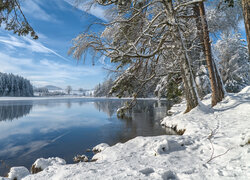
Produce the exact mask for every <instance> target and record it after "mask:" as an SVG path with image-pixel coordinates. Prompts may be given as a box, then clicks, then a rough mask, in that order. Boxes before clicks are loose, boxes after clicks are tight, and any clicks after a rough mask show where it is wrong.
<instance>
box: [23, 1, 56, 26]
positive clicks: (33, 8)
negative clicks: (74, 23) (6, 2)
mask: <svg viewBox="0 0 250 180" xmlns="http://www.w3.org/2000/svg"><path fill="white" fill-rule="evenodd" d="M22 10H23V11H24V13H25V14H28V15H30V16H31V17H33V18H35V19H39V20H43V21H50V22H56V21H57V20H56V19H55V18H54V17H53V16H51V15H50V14H48V13H47V12H45V11H44V10H43V9H42V8H41V1H40V0H39V1H37V0H25V1H24V3H23V4H22Z"/></svg>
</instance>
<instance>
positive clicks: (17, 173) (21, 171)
mask: <svg viewBox="0 0 250 180" xmlns="http://www.w3.org/2000/svg"><path fill="white" fill-rule="evenodd" d="M29 174H30V172H29V170H28V169H27V168H26V167H23V166H20V167H12V168H10V172H9V173H8V178H9V179H11V180H21V179H22V178H24V177H25V176H27V175H29Z"/></svg>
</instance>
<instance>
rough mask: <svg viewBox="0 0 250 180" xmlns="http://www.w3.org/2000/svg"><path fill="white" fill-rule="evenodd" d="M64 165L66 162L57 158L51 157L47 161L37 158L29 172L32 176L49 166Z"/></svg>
mask: <svg viewBox="0 0 250 180" xmlns="http://www.w3.org/2000/svg"><path fill="white" fill-rule="evenodd" d="M64 164H66V161H65V160H64V159H62V158H59V157H51V158H48V159H44V158H39V159H37V160H36V161H35V162H34V164H33V165H32V167H31V171H32V173H33V174H34V173H38V172H40V171H42V170H44V169H45V168H47V167H49V166H54V165H64Z"/></svg>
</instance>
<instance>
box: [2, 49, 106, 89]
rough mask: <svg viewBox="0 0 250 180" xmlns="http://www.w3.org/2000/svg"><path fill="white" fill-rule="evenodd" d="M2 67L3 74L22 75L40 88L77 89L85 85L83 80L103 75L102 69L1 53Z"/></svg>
mask: <svg viewBox="0 0 250 180" xmlns="http://www.w3.org/2000/svg"><path fill="white" fill-rule="evenodd" d="M0 67H1V72H5V73H14V74H18V75H21V76H23V77H25V78H27V79H29V80H31V82H32V83H33V84H34V85H35V86H38V87H41V86H44V85H48V84H53V85H57V86H60V87H65V86H66V85H67V84H71V85H73V87H75V86H79V85H81V84H83V82H82V81H81V80H83V79H86V78H89V77H92V76H100V75H101V73H102V69H101V67H87V66H77V65H75V64H73V65H72V64H62V63H58V62H55V61H53V60H49V59H41V60H38V59H36V60H33V59H30V58H18V57H13V56H11V55H8V54H5V53H3V52H1V51H0Z"/></svg>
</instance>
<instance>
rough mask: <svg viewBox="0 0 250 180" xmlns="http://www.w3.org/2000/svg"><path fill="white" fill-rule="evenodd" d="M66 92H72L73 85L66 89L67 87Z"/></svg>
mask: <svg viewBox="0 0 250 180" xmlns="http://www.w3.org/2000/svg"><path fill="white" fill-rule="evenodd" d="M65 91H66V93H67V94H70V93H71V91H72V87H71V86H67V87H66V89H65Z"/></svg>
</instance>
